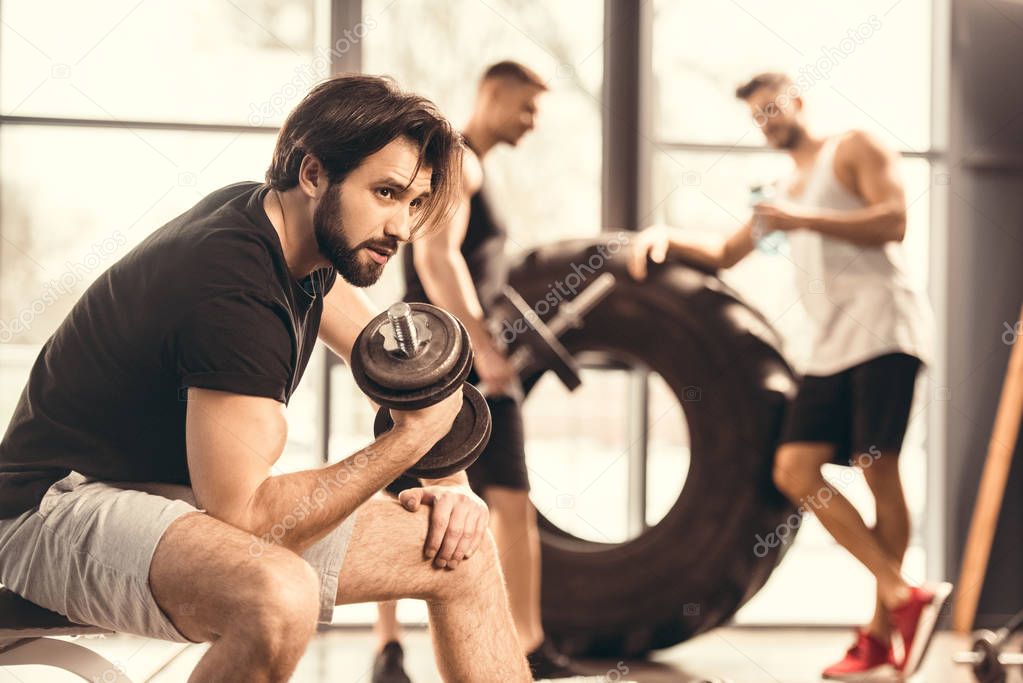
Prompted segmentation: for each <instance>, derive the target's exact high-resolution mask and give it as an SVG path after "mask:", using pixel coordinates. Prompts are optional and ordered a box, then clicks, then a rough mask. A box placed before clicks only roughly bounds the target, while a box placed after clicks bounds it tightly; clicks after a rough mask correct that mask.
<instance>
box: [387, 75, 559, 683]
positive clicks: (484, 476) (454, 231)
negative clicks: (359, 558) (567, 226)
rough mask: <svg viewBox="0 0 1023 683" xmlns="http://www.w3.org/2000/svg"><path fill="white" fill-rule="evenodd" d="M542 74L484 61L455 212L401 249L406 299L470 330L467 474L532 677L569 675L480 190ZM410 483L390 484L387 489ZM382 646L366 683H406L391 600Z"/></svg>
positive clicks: (531, 120) (494, 246) (523, 117)
mask: <svg viewBox="0 0 1023 683" xmlns="http://www.w3.org/2000/svg"><path fill="white" fill-rule="evenodd" d="M546 90H547V86H546V84H545V83H544V81H543V79H542V78H540V76H539V75H538V74H536V73H535V72H534V71H532V70H531V69H529V68H527V67H525V66H523V65H522V64H519V63H517V62H511V61H503V62H498V63H497V64H494V65H492V66H490V67H489V68H488V69H487V70H486V71H485V72H484V74H483V76H482V77H481V79H480V82H479V85H478V88H477V94H476V101H475V105H474V108H473V112H472V115H471V116H470V120H469V123H468V124H467V125H466V126H465V129H464V130H463V137H464V139H465V142H466V145H467V146H468V148H469V153H467V154H466V156H465V159H464V162H463V165H462V176H461V185H460V194H459V200H458V202H457V208H456V209H455V211H454V213H453V214H452V215H451V216H450V217H449V219H448V220H445V221H443V222H441V223H439V224H438V225H437V226H436V230H431V231H430V233H429V234H428V235H425V236H424V237H423V239H420V240H416V242H415V243H414V244H412V245H411V246H410V248H407V249H406V250H405V253H404V267H405V271H404V272H405V286H406V293H405V298H406V300H408V301H423V302H427V303H432V304H434V305H437V306H440V307H441V308H443V309H445V310H448V311H450V312H451V313H453V314H454V315H455V316H456V317H458V319H459V320H461V321H462V322H463V323H464V324H465V327H466V329H467V330H468V332H469V338H470V340H471V343H472V347H473V352H474V354H475V365H474V372H473V373H472V374H471V375H470V381H473V382H477V381H478V382H479V385H480V387H481V389H482V390H483V392H484V393H485V394H486V395H487V403H488V405H489V407H490V412H491V423H492V425H493V434H492V435H491V438H490V442H489V443H488V445H487V447H486V449H485V450H484V451H483V453H482V454H481V456H480V458H479V460H477V461H476V463H474V464H473V465H472V466H471V467H469V469H468V470H467V473H468V475H469V481H470V483H471V484H472V486H473V489H474V490H475V491H476V492H477V493H478V494H479V495H481V496H483V497H484V499H485V500H486V501H487V505H488V506H489V508H490V527H491V529H492V531H493V533H494V539H495V541H496V542H497V546H498V552H499V554H500V557H501V566H502V568H503V569H504V576H505V581H506V582H507V586H508V597H509V600H510V604H511V610H512V616H513V617H514V620H515V627H516V631H517V632H518V636H519V643H520V645H521V647H522V649H523V651H524V652H526V653H527V659H528V661H529V665H530V669H531V671H532V673H533V675H534V676H535V677H537V678H560V677H566V676H573V675H575V673H576V672H575V671H574V669H573V668H572V666H571V663H570V662H569V660H568V659H567V658H566V657H564V656H563V655H561V654H560V653H559V652H557V651H556V650H555V648H554V646H553V644H552V643H550V642H549V641H547V640H546V639H545V638H544V633H543V626H542V625H541V621H540V536H539V530H538V528H537V520H536V510H535V509H534V508H533V505H532V503H531V502H530V500H529V476H528V473H527V471H526V452H525V435H524V433H523V425H522V396H521V388H520V387H519V386H518V377H517V374H516V372H515V369H514V368H513V367H512V365H511V363H510V362H509V361H508V359H507V358H506V357H505V354H504V351H503V350H502V348H501V346H500V344H499V343H498V342H497V341H496V340H495V339H494V337H493V335H492V333H491V331H490V330H489V329H488V326H487V321H486V315H487V313H488V312H489V308H490V306H491V305H492V304H493V302H494V301H495V300H496V298H497V297H498V295H499V294H500V293H501V291H502V290H503V288H504V286H505V285H506V284H507V277H508V263H507V258H506V257H505V253H504V246H505V242H506V239H507V232H506V229H505V227H504V225H503V223H502V222H501V221H500V220H499V219H498V217H497V216H496V215H495V213H494V209H493V207H492V205H491V203H490V200H489V198H488V197H487V195H486V193H485V192H484V190H483V167H482V163H481V162H482V160H483V158H484V157H485V156H486V154H487V153H488V152H489V151H490V150H492V149H494V148H495V147H496V146H498V145H500V144H508V145H516V144H517V143H518V142H519V140H520V139H521V138H522V136H524V135H525V134H526V133H528V132H529V131H530V130H532V129H533V127H534V124H535V119H536V115H537V106H538V100H539V98H540V96H541V95H542V94H543V93H544V92H545V91H546ZM409 485H415V482H414V480H413V481H408V480H407V479H405V480H400V481H396V482H395V483H394V484H393V485H392V486H390V487H388V488H389V490H390V491H391V492H392V493H393V492H398V491H401V489H402V488H404V487H405V486H409ZM377 635H378V638H379V641H380V651H379V653H378V654H377V658H376V661H375V663H374V672H373V681H374V683H406V682H407V681H408V680H409V678H408V677H407V676H406V674H405V672H404V671H403V667H402V651H401V646H400V644H399V642H398V640H399V637H400V634H399V630H398V624H397V621H396V619H395V606H394V604H393V603H389V604H388V603H385V604H381V605H380V619H379V621H378V624H377Z"/></svg>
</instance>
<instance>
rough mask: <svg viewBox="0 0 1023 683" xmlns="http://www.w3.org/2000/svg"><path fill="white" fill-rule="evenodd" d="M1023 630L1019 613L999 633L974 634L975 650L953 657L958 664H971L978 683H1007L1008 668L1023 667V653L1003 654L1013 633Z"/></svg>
mask: <svg viewBox="0 0 1023 683" xmlns="http://www.w3.org/2000/svg"><path fill="white" fill-rule="evenodd" d="M1021 628H1023V612H1019V613H1017V614H1016V615H1015V616H1014V617H1013V618H1012V619H1010V620H1009V623H1007V624H1006V625H1005V626H1003V627H1002V628H1000V629H998V630H997V631H988V630H986V629H985V630H981V631H976V632H975V633H974V634H973V648H972V649H971V650H970V651H969V652H960V653H958V654H956V655H954V656H953V658H952V659H953V661H955V662H956V663H957V664H969V665H970V666H971V667H972V668H973V677H974V678H976V679H977V682H978V683H1005V680H1006V677H1007V673H1006V670H1005V667H1007V666H1023V653H1016V652H1002V648H1003V647H1005V644H1006V642H1007V641H1008V640H1009V637H1010V636H1012V634H1013V633H1015V632H1016V631H1019V630H1020V629H1021Z"/></svg>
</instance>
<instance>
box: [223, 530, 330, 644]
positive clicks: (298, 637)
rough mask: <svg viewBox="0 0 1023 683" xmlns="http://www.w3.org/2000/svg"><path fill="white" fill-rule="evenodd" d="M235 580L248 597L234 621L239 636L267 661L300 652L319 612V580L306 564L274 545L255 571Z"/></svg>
mask: <svg viewBox="0 0 1023 683" xmlns="http://www.w3.org/2000/svg"><path fill="white" fill-rule="evenodd" d="M239 578H240V580H241V581H245V582H246V583H247V585H246V587H245V589H244V590H245V592H246V593H247V594H248V596H249V601H248V605H247V606H246V607H245V608H244V610H243V613H242V614H239V615H238V616H239V618H238V619H237V620H236V622H235V626H234V628H236V629H237V631H238V633H239V635H240V636H241V637H242V638H243V639H245V640H247V641H249V642H250V643H251V644H252V645H253V648H254V649H255V650H256V651H258V652H263V653H265V656H266V657H267V659H268V660H270V661H272V660H273V659H274V658H277V657H282V656H285V655H286V653H287V652H289V651H290V650H292V649H294V648H296V647H300V648H302V649H304V648H305V645H306V644H308V642H309V640H310V639H311V638H312V636H313V634H314V633H315V631H316V622H317V619H318V617H319V612H320V582H319V577H318V576H317V575H316V572H315V571H314V570H313V568H312V567H311V566H309V563H308V562H306V561H305V560H303V559H302V558H301V557H299V556H298V555H295V554H294V553H292V552H291V551H289V550H285V549H283V548H277V547H276V546H275V547H274V548H273V549H268V551H267V553H266V554H265V555H264V556H263V557H262V558H260V562H259V563H258V569H256V570H255V571H251V572H248V573H247V575H246V576H244V577H239Z"/></svg>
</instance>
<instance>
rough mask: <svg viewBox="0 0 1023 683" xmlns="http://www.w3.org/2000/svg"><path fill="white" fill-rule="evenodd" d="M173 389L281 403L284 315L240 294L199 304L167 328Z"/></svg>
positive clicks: (287, 341) (286, 379)
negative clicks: (213, 391)
mask: <svg viewBox="0 0 1023 683" xmlns="http://www.w3.org/2000/svg"><path fill="white" fill-rule="evenodd" d="M173 339H174V345H173V353H174V356H175V366H176V371H177V374H178V386H179V387H199V388H202V389H216V390H218V391H228V392H231V393H236V394H246V395H249V396H265V397H267V398H273V399H276V400H278V401H281V402H282V403H284V402H286V401H287V396H288V391H287V389H288V387H289V384H290V382H291V376H292V363H293V361H292V358H293V353H292V347H293V342H292V338H291V332H290V329H289V324H288V322H287V318H286V317H284V313H283V312H282V311H279V310H278V308H277V307H276V306H275V305H274V304H273V303H271V302H269V301H267V300H265V299H263V298H262V297H260V296H259V295H256V294H249V293H245V292H235V293H229V294H221V295H218V296H216V297H214V298H211V299H207V300H205V301H203V302H201V303H199V304H198V305H197V306H196V307H195V308H194V309H193V310H192V311H191V312H190V313H189V314H188V315H186V316H185V317H184V318H183V319H182V320H180V321H179V323H178V325H177V327H176V329H175V330H173Z"/></svg>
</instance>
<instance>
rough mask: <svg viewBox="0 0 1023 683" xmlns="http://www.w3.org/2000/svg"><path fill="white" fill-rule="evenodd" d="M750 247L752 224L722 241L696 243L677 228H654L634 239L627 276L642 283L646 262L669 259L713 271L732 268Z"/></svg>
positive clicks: (659, 261)
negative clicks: (628, 274)
mask: <svg viewBox="0 0 1023 683" xmlns="http://www.w3.org/2000/svg"><path fill="white" fill-rule="evenodd" d="M753 248H754V243H753V231H752V223H751V222H747V223H746V224H745V225H743V226H742V227H741V228H740V229H738V230H736V231H735V232H734V233H732V234H731V235H729V236H728V237H727V238H725V239H724V240H723V241H708V240H698V239H695V238H693V237H692V236H689V235H686V234H685V233H684V232H683V231H682V230H680V229H679V228H672V227H669V226H666V225H655V226H652V227H649V228H647V229H646V230H643V231H642V232H640V233H639V234H638V235H637V236H636V237H635V238H634V239H633V241H632V244H631V245H630V253H629V273H630V274H631V275H632V276H633V277H634V278H636V279H637V280H643V279H645V278H646V272H647V260H651V261H653V262H654V263H663V262H664V260H665V259H666V258H667V257H668V256H671V257H673V258H676V259H679V260H682V261H688V262H691V263H695V264H697V265H702V266H705V267H707V268H713V269H715V270H717V269H719V268H731V267H732V266H734V265H735V264H736V263H738V262H739V261H741V260H742V259H743V258H744V257H745V256H746V255H748V254H749V253H750V252H751V251H753Z"/></svg>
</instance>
